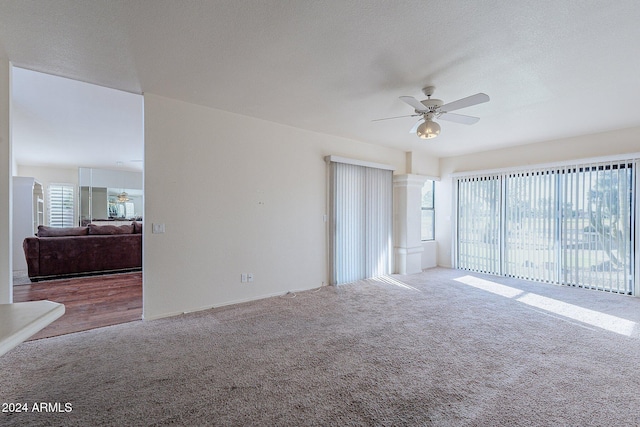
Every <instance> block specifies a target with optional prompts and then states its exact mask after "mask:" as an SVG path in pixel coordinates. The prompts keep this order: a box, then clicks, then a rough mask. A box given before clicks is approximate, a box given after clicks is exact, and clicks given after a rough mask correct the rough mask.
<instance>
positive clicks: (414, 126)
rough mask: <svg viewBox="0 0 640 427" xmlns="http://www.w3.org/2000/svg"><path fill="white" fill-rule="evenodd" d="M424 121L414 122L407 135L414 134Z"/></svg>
mask: <svg viewBox="0 0 640 427" xmlns="http://www.w3.org/2000/svg"><path fill="white" fill-rule="evenodd" d="M423 121H424V118H422V119H420V120H418V121H417V122H416V124H415V125H413V127H412V128H411V130H410V131H409V133H416V131H417V130H418V126H420V124H421V123H422V122H423Z"/></svg>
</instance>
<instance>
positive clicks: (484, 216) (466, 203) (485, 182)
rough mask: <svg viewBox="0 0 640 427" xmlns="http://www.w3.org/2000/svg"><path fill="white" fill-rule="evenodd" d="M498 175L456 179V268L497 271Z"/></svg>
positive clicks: (498, 265) (498, 257)
mask: <svg viewBox="0 0 640 427" xmlns="http://www.w3.org/2000/svg"><path fill="white" fill-rule="evenodd" d="M499 194H500V179H499V177H495V176H494V177H470V178H464V179H459V180H458V220H457V223H458V245H457V246H458V248H457V250H458V257H457V258H458V268H461V269H465V270H471V271H478V272H483V273H492V274H499V272H500V205H499Z"/></svg>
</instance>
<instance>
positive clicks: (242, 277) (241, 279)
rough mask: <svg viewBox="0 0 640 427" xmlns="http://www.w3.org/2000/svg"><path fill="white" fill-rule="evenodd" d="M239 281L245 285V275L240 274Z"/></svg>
mask: <svg viewBox="0 0 640 427" xmlns="http://www.w3.org/2000/svg"><path fill="white" fill-rule="evenodd" d="M240 281H241V282H242V283H247V273H242V274H241V275H240Z"/></svg>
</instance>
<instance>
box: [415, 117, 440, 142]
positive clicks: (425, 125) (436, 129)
mask: <svg viewBox="0 0 640 427" xmlns="http://www.w3.org/2000/svg"><path fill="white" fill-rule="evenodd" d="M416 135H418V138H422V139H431V138H435V137H436V136H438V135H440V125H439V124H438V123H436V122H434V121H433V120H431V119H425V121H424V122H422V123H420V126H418V129H417V130H416Z"/></svg>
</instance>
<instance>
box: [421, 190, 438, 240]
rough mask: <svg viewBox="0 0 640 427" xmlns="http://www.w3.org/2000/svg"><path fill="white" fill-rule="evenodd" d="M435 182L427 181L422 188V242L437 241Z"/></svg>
mask: <svg viewBox="0 0 640 427" xmlns="http://www.w3.org/2000/svg"><path fill="white" fill-rule="evenodd" d="M434 188H435V181H432V180H427V182H425V183H424V185H423V186H422V226H421V240H422V241H425V240H434V239H435V223H436V222H435V217H436V214H435V209H434V203H433V197H434V195H433V190H434Z"/></svg>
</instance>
